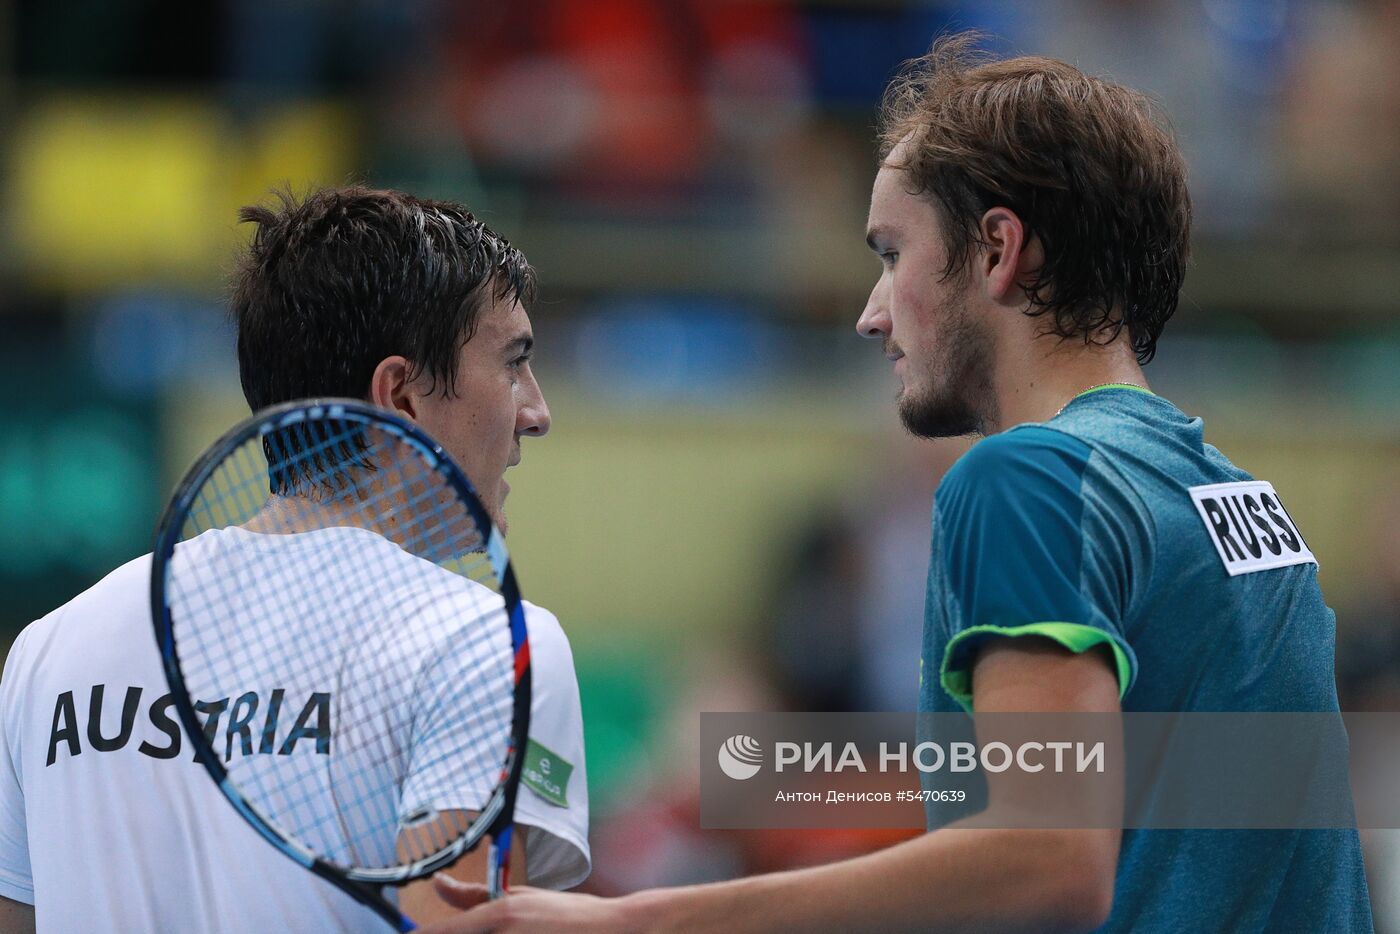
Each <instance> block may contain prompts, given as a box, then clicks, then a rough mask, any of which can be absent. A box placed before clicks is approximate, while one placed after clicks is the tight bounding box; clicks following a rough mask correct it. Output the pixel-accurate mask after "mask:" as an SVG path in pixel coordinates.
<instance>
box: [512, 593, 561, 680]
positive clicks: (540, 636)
mask: <svg viewBox="0 0 1400 934" xmlns="http://www.w3.org/2000/svg"><path fill="white" fill-rule="evenodd" d="M520 602H521V605H522V606H524V607H525V630H526V632H527V633H528V634H529V639H530V655H531V657H532V658H533V659H534V661H535V663H536V665H538V664H539V663H540V662H541V661H542V660H547V661H550V662H556V663H564V664H567V665H568V666H569V668H570V669H572V668H573V664H574V653H573V648H572V647H571V646H570V645H569V636H568V634H567V633H565V632H564V627H563V626H562V625H560V623H559V617H557V616H555V615H554V614H553V613H551V612H550V611H549V610H547V609H545V608H544V607H542V606H540V605H538V604H535V603H531V602H530V601H529V600H522V601H520Z"/></svg>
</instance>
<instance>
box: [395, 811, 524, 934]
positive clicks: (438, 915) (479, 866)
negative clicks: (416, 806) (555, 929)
mask: <svg viewBox="0 0 1400 934" xmlns="http://www.w3.org/2000/svg"><path fill="white" fill-rule="evenodd" d="M475 817H476V814H475V813H474V812H468V813H466V814H461V813H458V814H457V815H445V816H444V818H441V819H444V820H448V821H451V822H452V823H451V824H450V826H460V823H461V822H462V821H463V820H471V819H473V818H475ZM527 835H528V828H526V827H524V826H523V825H520V824H517V825H516V826H515V831H514V835H513V838H512V841H511V845H510V878H511V880H512V882H514V883H516V884H520V885H523V884H525V883H526V882H528V881H529V877H528V876H527V874H526V856H525V850H526V842H525V838H526V836H527ZM486 854H487V844H486V843H485V842H484V841H483V843H482V845H481V846H478V847H477V848H476V849H474V850H472V851H471V852H470V853H468V854H467V855H465V856H463V857H462V858H461V859H459V860H457V862H455V863H453V864H452V865H451V866H449V867H447V868H446V869H444V870H442V872H441V873H440V875H446V876H449V877H451V878H453V879H456V880H457V881H458V882H462V883H468V884H475V883H479V882H480V881H481V880H482V879H485V878H486ZM399 910H400V911H402V912H403V913H404V914H406V915H408V916H409V917H410V918H412V919H413V920H414V921H416V922H417V923H418V924H420V925H423V924H429V923H431V922H433V921H441V920H445V919H448V918H452V917H455V916H456V915H457V914H458V911H457V910H456V909H455V908H453V907H452V906H450V905H448V904H446V903H445V902H443V900H442V899H440V898H438V896H437V893H436V891H435V890H434V888H433V881H432V879H417V880H415V881H413V882H410V883H409V884H408V885H406V886H404V887H403V888H402V889H400V890H399Z"/></svg>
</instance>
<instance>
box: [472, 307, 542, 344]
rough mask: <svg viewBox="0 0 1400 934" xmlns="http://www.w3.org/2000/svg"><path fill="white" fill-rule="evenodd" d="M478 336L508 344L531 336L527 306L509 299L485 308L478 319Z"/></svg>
mask: <svg viewBox="0 0 1400 934" xmlns="http://www.w3.org/2000/svg"><path fill="white" fill-rule="evenodd" d="M476 334H477V336H478V337H481V338H483V339H484V340H485V341H489V342H493V343H496V342H498V343H506V342H508V341H513V340H515V339H516V338H518V337H529V336H530V316H529V315H528V314H527V313H526V312H525V306H524V305H522V304H520V302H519V301H514V300H512V299H510V298H509V297H507V298H503V299H501V300H500V301H497V302H496V303H495V304H493V305H492V306H491V307H489V308H483V309H482V311H481V316H480V317H479V318H478V319H477V324H476Z"/></svg>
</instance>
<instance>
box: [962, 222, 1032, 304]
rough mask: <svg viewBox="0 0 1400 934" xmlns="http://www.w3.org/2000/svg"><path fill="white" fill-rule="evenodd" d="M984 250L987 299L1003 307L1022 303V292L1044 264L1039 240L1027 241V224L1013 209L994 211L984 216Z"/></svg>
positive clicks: (981, 258) (981, 257)
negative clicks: (1022, 221) (1008, 304)
mask: <svg viewBox="0 0 1400 934" xmlns="http://www.w3.org/2000/svg"><path fill="white" fill-rule="evenodd" d="M979 232H980V233H981V235H982V243H983V247H982V249H981V251H980V252H979V254H978V256H977V262H978V263H979V264H980V266H981V272H982V278H983V281H984V282H985V283H986V289H987V297H988V298H990V299H992V300H993V301H996V302H1000V303H1002V304H1006V303H1013V304H1017V305H1019V304H1023V301H1022V299H1023V298H1024V294H1023V292H1022V291H1021V289H1022V288H1024V286H1025V283H1026V282H1028V281H1029V280H1030V279H1032V278H1034V276H1035V272H1036V270H1038V269H1039V268H1040V266H1041V264H1042V263H1043V262H1044V261H1045V251H1044V249H1043V248H1042V247H1041V245H1040V238H1039V237H1031V238H1029V239H1027V238H1026V228H1025V225H1024V224H1022V223H1021V218H1019V217H1017V216H1016V212H1015V211H1013V210H1011V209H1010V208H1002V207H997V208H991V209H990V210H988V211H987V213H986V214H983V215H982V221H981V225H980V231H979Z"/></svg>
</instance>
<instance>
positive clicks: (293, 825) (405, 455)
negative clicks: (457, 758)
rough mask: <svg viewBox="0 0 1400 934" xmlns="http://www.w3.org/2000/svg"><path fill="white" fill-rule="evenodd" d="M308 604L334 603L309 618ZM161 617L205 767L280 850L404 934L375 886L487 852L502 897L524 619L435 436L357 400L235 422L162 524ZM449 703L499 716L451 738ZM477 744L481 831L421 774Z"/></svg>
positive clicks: (180, 703)
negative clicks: (417, 783)
mask: <svg viewBox="0 0 1400 934" xmlns="http://www.w3.org/2000/svg"><path fill="white" fill-rule="evenodd" d="M303 588H305V589H307V590H309V591H310V593H312V594H314V595H317V596H320V597H325V598H327V599H329V601H330V602H332V603H335V604H336V605H335V606H333V607H331V608H330V609H329V610H326V609H325V608H324V607H322V608H318V607H317V606H307V605H306V600H305V599H304V597H305V594H304V593H303V590H302V589H303ZM425 593H426V594H430V595H431V598H430V599H426V600H420V601H418V602H419V606H417V607H402V603H403V602H404V601H408V602H413V601H414V600H416V599H417V597H418V596H419V595H422V594H425ZM151 607H152V619H153V623H154V626H155V634H156V640H157V644H158V646H159V648H160V653H161V659H162V664H163V666H164V669H165V674H166V678H167V681H168V683H169V685H170V689H171V694H172V698H173V701H174V707H175V709H176V711H177V714H178V716H179V719H180V721H181V724H182V726H183V728H184V731H185V734H186V736H187V738H188V739H189V741H190V742H191V743H192V745H193V747H194V749H195V754H196V758H197V759H198V761H199V762H200V763H201V764H202V765H203V766H204V768H205V769H206V770H207V771H208V773H209V775H210V777H211V778H213V780H214V781H215V783H216V784H217V785H218V787H219V788H220V790H221V791H222V792H223V794H224V796H225V797H226V798H227V799H228V800H229V801H230V803H231V804H232V805H233V806H234V807H235V809H237V811H238V812H239V814H241V815H242V816H243V818H244V819H245V820H247V821H248V822H249V823H250V824H251V825H252V826H253V827H254V828H255V829H256V830H257V831H258V832H259V834H261V835H262V836H263V837H264V839H266V840H267V841H268V842H270V843H272V844H273V845H274V846H276V847H277V848H278V849H279V850H281V851H282V852H283V853H285V854H286V855H288V856H289V857H291V858H292V859H294V860H295V861H297V862H298V863H300V864H301V865H303V866H305V867H306V868H308V869H310V870H312V871H313V872H316V873H317V874H319V875H321V876H323V877H325V878H327V879H329V880H330V881H332V882H334V883H336V884H337V885H340V886H341V888H343V889H345V890H346V891H347V892H349V893H350V894H352V895H353V896H355V897H356V898H357V899H359V900H361V901H364V902H366V903H367V904H370V905H371V907H374V908H375V909H376V910H377V911H379V912H380V913H381V914H382V915H383V916H385V917H386V918H387V919H389V920H390V921H391V922H392V923H394V924H395V925H396V926H399V927H400V928H401V929H406V928H404V927H403V926H404V924H406V923H408V922H407V921H406V919H404V918H403V917H402V916H401V915H399V914H398V913H397V911H396V910H395V909H393V907H392V905H391V904H390V903H389V901H388V900H387V899H385V898H384V897H383V896H382V895H380V894H379V893H378V889H377V887H378V886H382V885H401V884H403V883H406V882H409V881H411V880H413V879H417V878H421V877H423V876H426V875H429V874H431V873H432V872H435V871H437V870H438V869H441V868H444V867H446V866H448V865H451V864H452V863H453V862H455V861H456V860H457V859H458V858H460V857H461V856H462V855H463V854H465V853H467V852H469V851H470V850H472V849H473V848H474V847H475V846H476V845H477V844H478V843H479V842H480V841H481V840H482V839H483V838H484V837H485V836H487V835H488V834H489V835H490V836H491V838H492V846H491V857H490V860H489V869H488V879H487V882H488V885H489V887H490V888H491V890H492V892H493V895H494V894H499V892H500V891H502V890H503V889H504V887H505V885H506V881H507V874H508V866H509V852H510V842H511V837H512V821H513V816H514V807H515V797H516V793H517V791H518V788H519V782H520V776H521V770H522V766H523V756H524V750H525V747H526V742H527V737H528V735H529V716H530V686H531V685H530V664H529V640H528V634H527V632H526V626H525V617H524V608H523V605H522V603H521V598H520V590H519V587H518V585H517V583H516V579H515V573H514V569H513V567H512V566H511V563H510V558H509V554H508V552H507V551H506V548H505V544H504V541H503V539H502V537H501V534H500V532H499V530H498V529H497V528H496V527H495V526H494V525H493V523H492V522H491V518H490V515H489V513H488V511H487V510H486V508H485V507H484V506H483V505H482V503H481V502H480V500H479V499H478V497H477V496H476V494H475V491H474V489H473V488H472V485H471V483H470V482H469V481H468V479H467V478H466V476H465V475H464V474H463V473H462V471H461V470H460V469H459V468H458V467H457V465H456V464H455V463H454V462H453V461H452V459H451V458H450V457H449V456H448V455H447V454H446V452H445V451H443V449H442V448H441V447H440V446H439V445H438V444H437V443H436V442H434V441H433V440H432V439H431V438H430V437H428V435H427V434H426V433H424V432H423V431H422V430H421V429H420V428H418V427H417V426H416V425H413V424H412V423H410V422H408V421H405V420H404V419H401V418H399V417H398V416H396V415H394V414H392V413H390V412H387V411H385V410H382V409H379V408H377V407H374V406H371V405H368V404H366V403H363V402H358V401H355V400H310V401H303V402H292V403H286V404H283V405H279V406H274V407H272V408H269V409H265V410H263V411H261V412H259V413H257V414H255V415H254V416H253V417H251V418H249V419H247V420H245V421H244V422H242V423H240V424H239V425H238V426H236V427H234V428H233V429H232V430H230V431H229V432H227V433H226V434H225V435H224V436H223V437H222V438H220V439H219V440H218V441H217V442H215V443H214V445H212V446H211V447H210V448H209V450H208V451H206V452H205V454H204V455H203V456H202V457H201V458H200V459H199V461H198V462H196V464H195V465H194V466H193V467H192V468H191V470H190V471H189V473H188V474H187V475H186V477H185V478H184V480H183V481H182V482H181V483H180V485H179V487H178V488H177V490H176V493H175V495H174V496H173V497H172V499H171V501H170V503H169V505H168V506H167V508H166V510H165V513H164V515H163V516H162V518H161V522H160V525H159V528H158V531H157V535H156V542H155V547H154V555H153V562H152V572H151ZM400 607H402V609H401V610H400ZM313 637H314V638H313ZM307 639H313V641H311V642H308V641H306V640H307ZM308 647H310V648H308ZM323 688H324V690H322V689H323ZM303 696H304V697H306V700H305V704H304V705H303V704H302V697H303ZM439 701H441V702H442V706H443V708H444V709H451V710H463V709H470V710H480V711H484V712H482V713H480V714H479V715H475V716H474V717H473V718H471V722H470V723H460V724H458V723H453V722H440V720H439V718H436V717H435V716H434V714H435V711H434V709H433V707H432V704H433V703H436V702H439ZM221 705H222V706H221ZM298 706H300V708H301V709H300V714H297V713H296V711H295V709H294V708H296V707H298ZM260 707H261V708H262V715H261V716H258V715H257V711H258V709H259V708H260ZM283 707H285V708H286V709H285V710H283ZM386 711H387V713H386ZM224 713H227V715H228V719H227V721H225V726H224V727H222V728H221V727H220V725H219V721H220V719H221V718H222V716H223V714H224ZM201 714H203V719H201V716H200V715H201ZM294 716H295V720H293V717H294ZM211 724H213V725H212V726H211ZM459 726H460V729H459ZM257 728H261V735H259V736H258V737H257V738H256V739H255V738H254V736H253V734H254V732H255V730H256V729H257ZM468 731H475V734H479V735H475V734H474V735H473V736H472V737H470V739H471V741H472V742H473V743H474V744H475V745H473V746H471V747H470V748H471V750H472V753H473V754H472V755H470V756H464V757H463V758H462V761H463V763H465V764H464V765H463V766H462V768H463V770H464V773H463V775H462V777H461V779H462V781H463V782H464V783H465V784H468V785H471V786H472V787H474V788H476V789H478V791H477V793H476V794H477V798H476V799H474V802H473V806H472V807H471V808H470V810H471V811H474V812H476V816H475V818H468V817H467V808H466V807H465V806H460V805H459V806H450V807H440V806H434V805H432V804H431V803H426V802H430V801H431V799H432V796H433V794H434V793H435V792H434V790H433V789H431V788H422V787H419V788H416V789H414V788H412V787H411V786H412V785H413V782H412V781H410V780H409V775H408V773H409V772H411V771H412V766H413V763H412V762H411V761H410V760H411V757H412V755H413V754H414V753H415V751H416V750H417V749H418V748H419V747H422V748H427V749H430V750H433V751H434V752H436V753H437V754H438V757H439V759H442V758H444V756H445V755H450V754H451V753H452V751H453V749H454V746H453V743H454V742H456V741H457V740H456V739H455V736H454V733H455V732H461V733H463V734H465V733H466V732H468ZM299 747H300V748H299ZM493 748H494V749H496V750H497V752H496V753H495V754H494V755H492V754H491V753H490V752H489V750H491V749H493ZM439 771H440V770H439ZM395 780H397V782H398V784H397V785H393V782H394V781H395ZM386 782H388V783H389V784H390V786H392V787H387V786H386V784H385V783H386ZM405 782H407V786H406V785H405V784H404V783H405ZM488 782H489V784H487V783H488ZM486 787H489V788H490V791H489V795H488V796H486V797H485V800H484V801H483V802H482V803H480V804H479V805H477V804H475V800H479V799H480V794H481V792H482V791H483V790H484V789H485V788H486ZM413 794H419V795H421V796H422V798H423V801H424V802H425V803H423V804H416V803H415V800H414V799H413V798H411V797H410V796H411V795H413ZM317 795H321V796H323V797H326V796H328V801H329V805H328V806H327V802H325V801H321V802H318V801H317ZM390 802H392V804H391V803H390Z"/></svg>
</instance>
